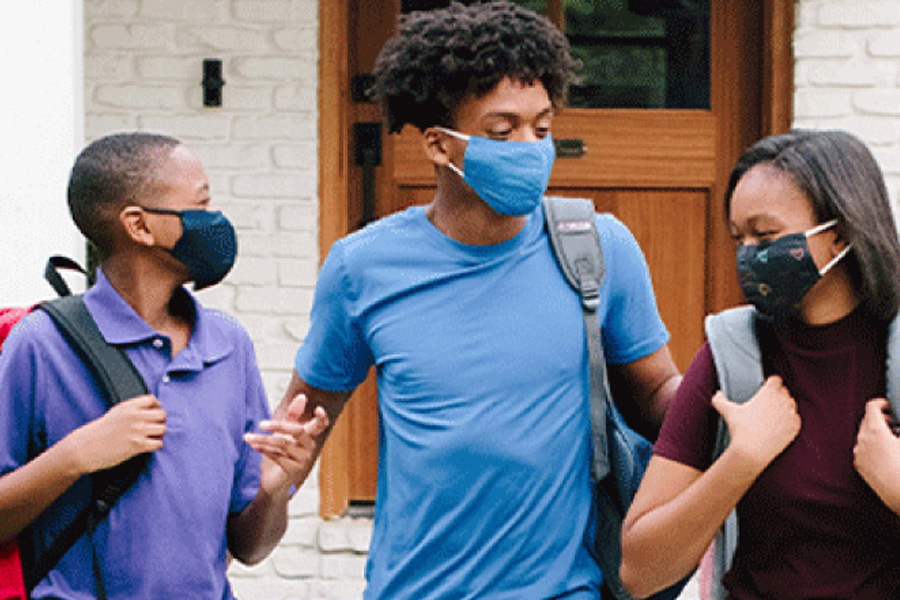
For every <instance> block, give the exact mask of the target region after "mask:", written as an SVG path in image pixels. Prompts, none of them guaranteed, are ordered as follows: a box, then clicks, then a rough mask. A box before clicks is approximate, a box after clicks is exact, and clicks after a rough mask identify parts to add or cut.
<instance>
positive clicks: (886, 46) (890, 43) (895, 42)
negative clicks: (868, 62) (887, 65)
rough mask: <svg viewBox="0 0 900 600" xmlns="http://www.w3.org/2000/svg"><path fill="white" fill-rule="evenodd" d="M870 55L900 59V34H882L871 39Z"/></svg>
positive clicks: (892, 32) (896, 32) (895, 32)
mask: <svg viewBox="0 0 900 600" xmlns="http://www.w3.org/2000/svg"><path fill="white" fill-rule="evenodd" d="M868 50H869V54H871V55H872V56H879V57H880V56H884V57H888V58H900V32H898V31H891V32H887V33H880V34H878V35H875V36H873V37H872V38H870V39H869V43H868Z"/></svg>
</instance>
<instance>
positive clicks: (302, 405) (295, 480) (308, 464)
mask: <svg viewBox="0 0 900 600" xmlns="http://www.w3.org/2000/svg"><path fill="white" fill-rule="evenodd" d="M306 402H307V401H306V396H304V395H303V394H298V395H297V396H296V397H294V399H293V400H292V401H291V403H290V404H289V405H288V408H287V411H286V412H285V411H277V412H276V414H275V416H274V418H273V419H272V420H270V421H262V422H260V424H259V428H260V429H262V430H264V431H267V432H269V433H268V434H261V433H247V434H245V435H244V441H246V442H247V443H248V444H249V445H250V447H252V448H253V449H254V450H256V451H257V452H259V453H260V454H262V455H263V457H264V459H266V460H264V461H263V465H262V475H261V478H262V486H263V487H264V488H266V489H269V490H272V489H273V488H276V487H283V488H284V489H287V488H288V487H290V486H296V485H300V484H301V483H303V481H304V480H305V479H306V476H307V475H308V474H309V472H310V470H311V469H312V466H313V463H315V460H316V457H317V456H318V450H319V446H320V438H321V436H322V434H323V433H325V430H326V429H327V428H328V423H329V421H328V415H327V414H326V412H325V409H323V408H322V407H321V406H317V407H316V409H315V410H314V411H313V415H312V417H311V418H308V419H306V420H304V419H303V415H304V413H305V412H306Z"/></svg>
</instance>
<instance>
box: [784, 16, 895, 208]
mask: <svg viewBox="0 0 900 600" xmlns="http://www.w3.org/2000/svg"><path fill="white" fill-rule="evenodd" d="M797 6H798V11H797V30H796V33H795V35H794V55H795V58H796V69H795V77H794V80H795V85H796V91H795V102H794V113H795V114H794V125H795V126H796V127H814V128H839V129H846V130H848V131H852V132H853V133H855V134H856V135H858V136H860V138H862V139H863V140H864V141H865V142H866V143H867V144H868V145H869V147H870V148H872V151H873V153H874V154H875V156H876V158H877V159H878V162H879V164H880V165H881V168H882V170H883V171H884V173H885V177H886V179H887V182H888V190H889V192H890V193H891V197H892V199H893V201H894V203H895V206H896V202H897V201H898V199H900V0H890V1H881V2H871V1H856V0H854V1H849V0H801V1H800V2H798V3H797Z"/></svg>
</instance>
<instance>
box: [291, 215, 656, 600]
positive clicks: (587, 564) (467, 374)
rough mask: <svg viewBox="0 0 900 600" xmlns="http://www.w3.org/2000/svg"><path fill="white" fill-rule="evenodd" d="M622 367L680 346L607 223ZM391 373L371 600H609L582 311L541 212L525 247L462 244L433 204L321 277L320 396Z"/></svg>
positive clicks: (331, 262)
mask: <svg viewBox="0 0 900 600" xmlns="http://www.w3.org/2000/svg"><path fill="white" fill-rule="evenodd" d="M597 225H598V227H599V230H600V235H601V239H602V243H603V248H604V255H605V259H606V262H607V276H606V281H605V283H604V285H603V288H602V290H601V304H600V309H599V312H598V314H599V315H600V316H601V318H602V321H603V334H604V344H605V350H606V356H607V358H608V360H609V361H610V362H613V363H627V362H631V361H634V360H636V359H639V358H642V357H644V356H647V355H648V354H651V353H652V352H654V351H656V350H658V349H659V348H660V347H662V346H663V345H664V344H665V343H666V342H667V341H668V333H667V332H666V329H665V327H664V325H663V323H662V321H661V320H660V318H659V314H658V311H657V309H656V303H655V299H654V295H653V289H652V286H651V283H650V277H649V273H648V270H647V266H646V263H645V261H644V258H643V255H642V254H641V251H640V249H639V248H638V245H637V243H636V242H635V240H634V237H633V236H632V235H631V234H630V232H629V231H628V230H627V229H626V228H625V227H624V226H623V225H622V224H621V223H620V222H619V221H617V220H616V219H615V218H613V217H612V216H609V215H605V216H598V217H597ZM373 364H374V365H375V366H376V368H377V372H378V391H379V399H380V400H379V414H380V417H381V428H380V434H381V435H380V443H379V463H378V467H379V470H378V494H377V499H376V505H375V507H376V508H375V530H374V533H373V537H372V544H371V548H370V552H369V563H368V568H367V578H368V587H367V590H366V595H365V597H366V598H367V599H375V598H378V599H387V598H390V599H391V600H396V599H401V600H402V599H411V600H412V599H414V600H423V599H430V598H454V599H457V598H491V599H497V600H499V599H510V600H513V599H515V600H521V599H522V598H529V599H544V598H555V597H559V596H565V597H569V598H579V597H584V598H596V597H597V591H596V590H597V589H598V588H599V585H600V583H601V581H602V575H601V573H600V572H599V569H598V568H597V566H596V565H595V563H594V561H593V560H592V559H591V557H590V555H589V554H588V552H587V548H586V546H585V543H584V534H585V530H586V526H587V523H588V516H589V512H590V504H591V491H590V476H589V453H590V439H589V432H590V422H589V416H588V389H587V387H588V382H587V368H588V367H587V365H588V360H587V349H586V343H585V336H584V325H583V319H582V314H581V305H580V302H579V299H578V296H577V295H576V294H575V292H574V291H573V290H572V289H571V288H569V286H568V285H567V283H566V282H565V280H564V278H563V276H562V273H561V272H560V270H559V268H558V266H557V264H556V262H555V259H554V257H553V254H552V252H551V249H550V245H549V238H548V237H547V235H546V234H545V231H544V216H543V212H542V210H538V211H536V212H535V213H533V214H532V215H531V216H530V217H529V218H528V221H527V223H526V225H525V227H524V228H523V230H522V231H521V232H520V233H519V234H518V235H516V236H515V237H514V238H512V239H510V240H507V241H505V242H503V243H500V244H496V245H488V246H472V245H467V244H462V243H459V242H456V241H454V240H452V239H450V238H448V237H446V236H444V235H443V234H442V233H441V232H440V231H438V230H437V229H436V228H435V227H434V226H433V225H432V224H431V222H430V221H429V220H428V218H427V216H426V215H425V212H424V209H423V208H422V207H414V208H410V209H408V210H406V211H404V212H402V213H399V214H396V215H393V216H390V217H387V218H385V219H383V220H381V221H379V222H377V223H375V224H373V225H370V226H369V227H367V228H365V229H363V230H362V231H359V232H357V233H354V234H352V235H350V236H348V237H346V238H344V239H342V240H340V241H338V242H337V243H336V244H335V245H334V247H333V248H332V250H331V252H330V254H329V256H328V259H327V260H326V261H325V264H324V265H323V267H322V272H321V274H320V277H319V282H318V286H317V288H316V297H315V301H314V304H313V310H312V326H311V329H310V331H309V334H308V336H307V338H306V340H305V342H304V343H303V345H302V346H301V348H300V350H299V351H298V354H297V357H296V369H297V372H298V374H299V375H300V377H301V378H303V379H304V380H305V381H306V382H307V383H309V384H310V385H313V386H315V387H318V388H321V389H325V390H331V391H337V390H350V389H352V388H354V387H356V386H357V385H358V384H359V383H360V382H361V381H362V380H363V379H364V378H365V375H366V372H367V370H368V369H369V367H370V366H371V365H373Z"/></svg>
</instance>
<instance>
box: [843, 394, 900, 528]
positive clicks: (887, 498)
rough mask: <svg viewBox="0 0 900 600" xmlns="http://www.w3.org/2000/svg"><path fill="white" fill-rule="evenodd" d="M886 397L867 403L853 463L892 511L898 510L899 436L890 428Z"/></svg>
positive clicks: (899, 498) (899, 494)
mask: <svg viewBox="0 0 900 600" xmlns="http://www.w3.org/2000/svg"><path fill="white" fill-rule="evenodd" d="M892 423H893V419H892V418H891V415H890V409H889V406H888V401H887V400H885V399H884V398H876V399H874V400H869V402H867V403H866V413H865V415H864V416H863V419H862V422H861V423H860V425H859V433H858V434H857V436H856V446H855V447H854V448H853V464H854V466H855V467H856V471H857V472H858V473H859V474H860V476H861V477H862V478H863V479H864V480H865V481H866V483H868V484H869V487H871V488H872V490H874V491H875V493H876V494H878V496H879V497H880V498H881V499H882V501H884V503H885V504H887V505H888V506H889V507H891V509H893V510H894V511H898V510H900V481H898V478H897V474H898V473H900V438H898V437H897V436H896V435H895V434H894V432H893V431H892V429H891V425H892Z"/></svg>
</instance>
